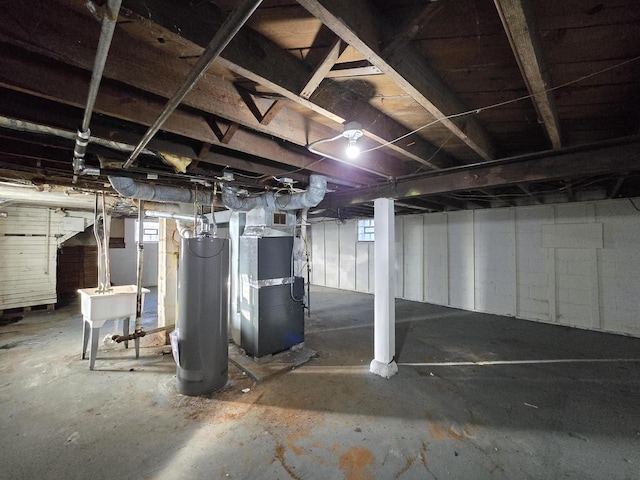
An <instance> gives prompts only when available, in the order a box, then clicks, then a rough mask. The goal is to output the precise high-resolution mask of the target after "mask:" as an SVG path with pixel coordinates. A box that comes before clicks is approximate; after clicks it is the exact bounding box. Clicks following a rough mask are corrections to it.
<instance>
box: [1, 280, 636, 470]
mask: <svg viewBox="0 0 640 480" xmlns="http://www.w3.org/2000/svg"><path fill="white" fill-rule="evenodd" d="M148 300H149V303H148V305H153V304H152V302H153V301H154V300H155V296H154V295H149V297H148ZM312 302H313V303H312V317H311V318H310V319H308V321H307V337H306V343H307V345H308V346H309V347H310V348H312V349H314V350H317V351H318V352H319V355H318V357H317V358H315V359H313V360H311V361H310V362H309V363H307V364H305V365H304V366H302V367H300V368H297V369H295V370H293V371H290V372H287V373H284V374H282V375H278V376H276V377H272V378H270V379H268V380H266V381H264V382H261V383H259V384H256V383H253V382H252V380H250V378H248V377H247V376H245V375H243V374H242V372H240V371H239V370H237V369H236V368H235V367H233V366H231V367H230V381H229V383H228V384H227V386H226V387H225V388H224V389H223V390H222V391H220V392H218V393H215V394H213V395H211V396H208V397H184V396H181V395H179V394H177V393H176V388H175V376H174V373H175V368H174V363H173V359H172V358H171V355H163V354H162V352H163V350H166V348H163V347H161V346H155V347H154V346H150V345H149V340H150V339H148V338H146V339H144V340H145V342H143V347H144V345H145V344H147V346H146V347H144V348H142V349H141V358H140V359H139V360H136V359H135V356H134V351H133V349H132V348H131V349H129V350H124V348H123V347H122V345H120V346H104V345H101V346H100V349H99V352H98V357H97V360H96V370H95V371H93V372H92V371H89V368H88V360H84V361H83V360H80V349H81V348H80V345H81V336H82V325H81V323H82V322H81V317H80V314H79V304H78V303H77V302H76V303H74V304H72V305H69V306H66V307H62V308H60V309H59V310H57V311H55V312H41V313H33V314H31V315H30V316H28V317H25V318H24V319H22V320H20V321H19V322H17V323H11V324H9V325H6V326H3V327H0V477H1V478H7V479H35V478H43V479H49V478H51V479H58V478H64V479H75V478H90V479H92V480H98V479H201V478H207V479H215V478H237V479H283V480H285V479H296V480H298V479H348V480H355V479H440V480H442V479H450V478H457V479H485V478H486V479H489V478H491V479H529V478H531V479H534V478H535V479H539V478H547V479H551V478H553V479H556V478H574V479H581V480H584V479H604V478H606V479H638V478H640V361H639V360H638V358H640V339H634V338H628V337H622V336H616V335H608V334H602V333H595V332H587V331H581V330H573V329H570V328H565V327H558V326H552V325H545V324H537V323H532V322H527V321H521V320H515V319H513V318H507V317H500V316H495V315H484V314H476V313H470V312H465V311H460V310H455V309H449V308H444V307H438V306H433V305H428V304H421V303H415V302H409V301H401V300H399V301H398V302H397V320H398V326H397V346H398V354H397V359H398V363H399V364H400V372H399V373H398V375H396V376H395V377H393V378H391V379H390V380H385V379H383V378H379V377H376V376H373V375H372V374H369V373H368V364H369V361H370V360H371V356H372V341H373V328H372V318H373V297H372V296H370V295H365V294H358V293H352V292H343V291H339V290H331V289H327V288H319V287H317V288H313V289H312ZM151 313H153V312H151ZM153 321H154V320H153V318H152V317H149V318H147V320H146V323H147V324H148V328H151V325H152V324H153ZM109 325H110V324H107V325H105V328H103V330H102V334H103V335H104V334H107V333H112V332H113V330H112V329H111V328H110V326H109ZM156 343H157V342H156ZM151 345H153V342H151ZM560 359H577V360H581V361H579V362H567V363H542V362H541V363H522V364H498V365H479V364H477V363H476V364H472V365H468V366H448V365H437V364H438V363H443V362H482V361H500V360H540V361H544V360H560ZM591 360H596V361H591ZM406 363H427V364H432V365H425V366H407V365H403V364H406ZM244 388H250V389H251V391H250V392H249V393H242V389H244Z"/></svg>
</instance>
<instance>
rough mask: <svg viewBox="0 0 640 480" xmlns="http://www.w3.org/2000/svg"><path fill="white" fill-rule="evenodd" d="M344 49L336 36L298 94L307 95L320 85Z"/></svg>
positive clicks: (303, 96) (306, 96)
mask: <svg viewBox="0 0 640 480" xmlns="http://www.w3.org/2000/svg"><path fill="white" fill-rule="evenodd" d="M343 51H344V47H343V44H342V40H340V39H339V38H336V39H335V41H334V42H333V44H332V45H331V47H329V51H328V52H327V54H326V55H325V56H324V58H323V59H322V61H321V62H320V63H319V64H318V65H316V67H315V68H314V70H313V73H312V74H311V77H310V78H309V80H307V83H305V85H304V87H302V91H301V92H300V96H301V97H302V98H306V99H307V100H308V99H309V97H310V96H311V95H312V94H313V92H315V91H316V90H317V89H318V87H319V86H320V82H322V80H324V79H325V77H326V76H327V74H328V73H329V71H330V70H331V69H332V68H333V66H334V65H335V64H336V62H337V61H338V57H339V56H340V54H341V53H342V52H343Z"/></svg>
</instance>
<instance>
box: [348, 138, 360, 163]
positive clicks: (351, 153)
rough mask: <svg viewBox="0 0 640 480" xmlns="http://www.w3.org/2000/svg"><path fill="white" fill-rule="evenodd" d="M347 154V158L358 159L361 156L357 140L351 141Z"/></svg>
mask: <svg viewBox="0 0 640 480" xmlns="http://www.w3.org/2000/svg"><path fill="white" fill-rule="evenodd" d="M345 154H346V155H347V158H351V159H354V158H358V156H359V155H360V147H359V146H358V145H357V144H356V140H355V139H350V140H349V146H348V147H347V150H346V151H345Z"/></svg>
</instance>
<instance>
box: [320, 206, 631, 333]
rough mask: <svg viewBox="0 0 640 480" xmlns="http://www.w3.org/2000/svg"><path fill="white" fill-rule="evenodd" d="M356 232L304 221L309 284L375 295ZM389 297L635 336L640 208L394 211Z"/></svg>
mask: <svg viewBox="0 0 640 480" xmlns="http://www.w3.org/2000/svg"><path fill="white" fill-rule="evenodd" d="M636 203H637V204H638V205H640V201H637V202H636ZM356 232H357V222H356V221H355V220H354V221H348V222H346V223H343V224H340V223H336V222H335V221H334V220H327V221H326V222H321V223H317V224H314V225H313V226H312V227H311V237H312V239H311V245H312V265H313V268H312V282H313V283H314V284H316V285H323V286H328V287H334V288H342V289H346V290H356V291H361V292H368V293H373V268H374V263H375V259H374V258H373V244H372V243H370V242H358V241H357V236H356ZM396 295H397V296H398V297H399V298H406V299H409V300H415V301H420V302H429V303H435V304H439V305H447V306H451V307H457V308H462V309H465V310H472V311H478V312H487V313H496V314H500V315H509V316H515V317H518V318H523V319H528V320H535V321H542V322H549V323H557V324H562V325H570V326H574V327H579V328H586V329H592V330H601V331H607V332H614V333H623V334H627V335H634V336H640V317H639V315H638V312H639V311H640V212H639V211H637V210H635V209H634V207H633V206H632V205H631V203H630V202H629V201H628V200H627V199H624V200H623V199H620V200H607V201H600V202H583V203H571V204H557V205H539V206H531V207H512V208H503V209H490V210H475V211H459V212H447V213H435V214H425V215H410V216H404V217H398V218H396Z"/></svg>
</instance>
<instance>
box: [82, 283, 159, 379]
mask: <svg viewBox="0 0 640 480" xmlns="http://www.w3.org/2000/svg"><path fill="white" fill-rule="evenodd" d="M137 291H138V287H137V285H120V286H117V287H111V288H110V289H109V290H108V291H107V292H104V293H100V292H99V291H98V289H97V288H82V289H80V290H78V293H79V294H80V299H81V311H82V318H83V321H82V332H83V335H82V358H85V356H86V351H87V344H88V343H89V336H91V350H90V353H89V369H90V370H93V366H94V364H95V360H96V352H97V350H98V337H99V336H100V327H102V326H103V325H104V324H105V322H107V321H109V320H123V335H128V334H129V325H130V321H134V322H135V320H136V295H137ZM145 293H149V290H148V289H146V288H143V289H142V305H143V306H144V295H145ZM135 345H136V358H138V356H139V354H140V339H139V338H136V339H135ZM125 347H128V342H125Z"/></svg>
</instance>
